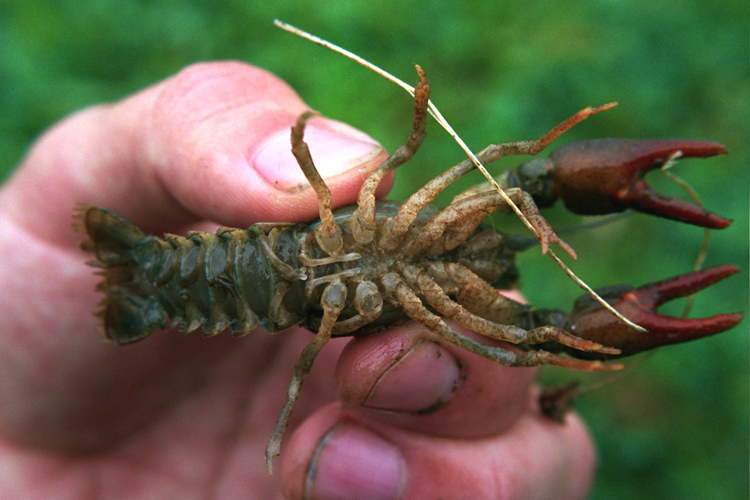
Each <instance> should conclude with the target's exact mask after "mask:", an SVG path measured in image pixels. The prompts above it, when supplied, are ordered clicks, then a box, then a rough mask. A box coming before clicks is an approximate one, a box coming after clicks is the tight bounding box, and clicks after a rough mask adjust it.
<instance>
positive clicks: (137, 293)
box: [77, 67, 742, 469]
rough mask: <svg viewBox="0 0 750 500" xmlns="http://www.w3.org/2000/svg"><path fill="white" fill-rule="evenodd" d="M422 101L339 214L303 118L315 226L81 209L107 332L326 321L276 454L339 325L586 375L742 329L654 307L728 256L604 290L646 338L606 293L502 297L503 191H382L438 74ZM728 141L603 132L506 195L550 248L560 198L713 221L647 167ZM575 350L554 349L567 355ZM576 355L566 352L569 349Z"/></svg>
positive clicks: (496, 148)
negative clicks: (405, 131) (211, 228)
mask: <svg viewBox="0 0 750 500" xmlns="http://www.w3.org/2000/svg"><path fill="white" fill-rule="evenodd" d="M417 71H418V73H419V78H420V81H419V83H418V84H417V87H416V90H415V96H414V122H413V125H412V130H411V134H410V135H409V137H408V139H407V141H406V143H405V144H404V145H403V146H401V147H400V148H398V149H397V150H396V152H395V153H394V154H393V155H392V156H390V158H388V159H387V160H386V161H385V162H384V163H383V164H382V165H380V166H379V167H378V168H377V169H376V170H375V171H374V172H373V173H372V174H371V175H370V177H369V178H368V179H367V180H366V181H365V182H364V184H363V185H362V188H361V190H360V193H359V198H358V202H357V204H356V205H353V206H350V207H345V208H343V209H339V210H337V211H332V210H331V195H330V192H329V191H328V188H327V187H326V185H325V183H324V182H323V180H322V178H321V177H320V176H319V174H318V172H317V170H316V168H315V166H314V164H313V158H311V156H310V153H309V151H308V149H307V145H306V143H305V141H304V130H305V124H306V122H307V121H308V120H310V119H311V118H312V117H313V116H314V113H312V112H308V113H305V114H304V115H302V116H301V117H300V118H299V119H298V121H297V123H296V124H295V125H294V127H293V128H292V131H291V143H292V152H293V154H294V155H295V157H296V158H297V162H298V163H299V166H300V168H301V169H302V171H303V172H304V174H305V176H306V177H307V179H308V180H309V182H310V184H311V186H312V187H313V188H314V190H315V192H316V194H317V197H318V202H319V209H320V220H319V221H315V222H312V223H309V224H291V223H287V224H279V223H274V224H270V223H269V224H256V225H253V226H252V227H250V228H249V229H232V228H222V229H220V230H218V231H217V232H216V234H210V233H204V232H197V231H196V232H191V233H189V234H188V235H187V236H186V237H181V236H175V235H166V236H165V237H164V238H163V239H162V238H159V237H156V236H150V235H145V234H143V233H142V232H141V231H140V230H139V229H137V228H136V227H135V226H133V225H132V224H130V223H129V222H127V221H125V220H124V219H122V218H120V217H119V216H117V215H115V214H114V213H112V212H110V211H108V210H107V209H104V208H99V207H94V206H82V207H81V209H80V211H79V213H78V214H77V218H78V224H77V226H78V228H79V230H81V231H82V232H84V233H85V234H86V235H87V239H86V240H85V241H84V242H83V244H82V247H83V249H84V250H86V251H88V252H90V253H92V254H93V256H94V260H93V261H92V264H93V265H94V266H98V267H101V268H103V271H102V274H103V280H102V282H101V283H100V284H99V290H100V291H102V292H103V293H104V299H103V301H102V309H101V311H99V312H98V315H99V316H100V317H101V319H102V322H103V328H104V332H105V334H106V336H107V338H108V339H110V340H112V341H113V342H115V343H117V344H129V343H132V342H136V341H139V340H141V339H143V338H144V337H146V336H148V335H150V334H151V333H152V332H154V331H156V330H160V329H165V328H169V327H172V326H177V325H179V327H180V332H181V333H187V332H190V331H193V330H196V329H199V328H202V329H203V332H204V335H205V336H211V335H215V334H218V333H219V332H221V331H223V330H227V329H229V330H230V331H231V332H232V334H234V335H235V336H237V337H239V336H242V335H245V334H248V333H250V332H252V331H253V330H254V329H255V328H256V327H257V326H259V325H260V326H263V327H264V328H265V329H266V330H268V331H270V332H272V333H275V332H279V331H282V330H285V329H288V328H290V327H292V326H295V325H301V326H304V327H307V328H309V329H311V330H312V331H315V332H317V333H316V335H315V337H314V339H313V340H312V342H311V343H310V344H309V345H308V346H307V348H306V349H305V350H304V352H303V353H302V355H301V357H300V359H299V361H298V362H297V365H296V366H295V370H294V376H293V378H292V382H291V385H290V388H289V396H288V399H287V402H286V404H285V406H284V408H283V410H282V415H281V417H280V418H279V421H278V423H277V425H276V428H275V430H274V432H273V435H272V437H271V441H270V443H269V446H268V449H267V452H266V458H267V461H268V465H269V469H270V465H271V460H272V459H273V457H274V456H276V455H278V454H279V450H280V446H281V442H282V439H283V436H284V432H285V429H286V425H287V422H288V419H289V416H290V414H291V412H292V408H293V406H294V402H295V400H296V399H297V395H298V394H299V390H300V385H301V383H302V380H303V378H304V377H305V375H306V374H307V373H308V372H309V370H310V367H311V365H312V363H313V361H314V359H315V357H316V355H317V354H318V352H319V351H320V349H321V348H322V347H323V345H324V344H325V343H326V342H327V341H328V339H330V338H331V337H335V336H346V335H365V334H369V333H373V332H377V331H378V330H379V329H381V328H382V327H384V326H388V325H393V324H396V323H399V322H404V321H409V320H413V321H416V322H418V323H419V324H421V325H422V326H424V327H425V328H426V329H428V330H430V331H431V332H433V333H435V334H437V335H438V336H439V337H440V338H441V339H443V340H444V341H445V342H450V343H453V344H456V345H458V346H460V347H463V348H464V349H466V350H468V351H471V352H473V353H476V354H478V355H480V356H484V357H486V358H488V359H491V360H494V361H496V362H498V363H500V364H502V365H505V366H535V365H556V366H561V367H565V368H572V369H577V370H587V371H598V370H611V369H617V368H619V367H620V366H621V365H619V364H617V363H607V362H606V360H608V359H612V358H617V357H619V356H626V355H630V354H634V353H637V352H641V351H644V350H647V349H652V348H654V347H658V346H661V345H665V344H671V343H676V342H684V341H687V340H692V339H696V338H700V337H704V336H707V335H711V334H714V333H718V332H721V331H724V330H727V329H729V328H732V327H733V326H735V325H736V324H737V323H738V322H739V321H740V319H741V317H742V316H741V314H719V315H716V316H713V317H710V318H702V319H679V318H673V317H668V316H663V315H660V314H658V313H657V312H656V309H657V308H658V307H659V305H660V304H662V303H664V302H666V301H668V300H671V299H673V298H675V297H681V296H685V295H689V294H692V293H695V292H697V291H699V290H701V289H703V288H705V287H707V286H709V285H711V284H713V283H715V282H717V281H719V280H721V279H723V278H725V277H727V276H729V275H731V274H734V273H736V272H737V271H738V269H737V268H736V267H734V266H731V265H723V266H717V267H713V268H710V269H706V270H703V271H698V272H693V273H689V274H685V275H683V276H678V277H674V278H670V279H666V280H664V281H659V282H656V283H652V284H648V285H644V286H641V287H639V288H632V287H624V286H620V287H611V288H608V289H603V290H601V291H600V294H601V295H602V296H603V298H604V299H605V300H606V301H607V302H608V303H609V304H611V306H612V307H613V308H614V309H616V310H617V311H619V313H621V314H622V315H623V316H625V317H626V318H628V319H629V320H630V321H632V322H634V323H636V324H637V325H640V326H641V327H644V328H645V329H646V330H647V331H646V332H640V331H637V330H636V329H634V328H632V327H631V326H628V325H627V324H625V323H624V322H623V321H622V320H621V319H619V318H617V317H616V316H614V315H613V313H612V312H611V311H609V310H607V309H605V308H604V307H603V306H602V305H601V303H599V302H596V301H594V300H591V299H590V298H589V297H588V296H585V297H584V298H582V299H581V300H579V301H578V302H577V304H576V306H575V307H574V311H573V313H572V314H565V313H563V312H562V311H560V310H550V309H537V308H534V307H532V306H529V305H523V304H520V303H518V302H515V301H513V300H511V299H509V298H507V297H505V296H503V295H501V294H500V293H498V289H507V288H510V287H512V286H513V285H514V283H515V282H516V281H517V278H518V270H517V268H516V266H515V263H514V255H515V250H514V245H513V240H512V238H509V237H507V236H506V235H503V234H502V233H499V232H496V231H494V230H491V229H485V228H482V227H481V223H482V222H483V221H484V219H485V218H486V217H487V216H488V215H489V214H490V213H492V212H495V211H506V212H507V211H510V209H509V204H508V203H507V201H506V199H505V197H504V196H503V194H502V193H500V192H498V191H496V190H490V191H483V192H477V193H475V194H469V195H467V196H464V197H462V198H460V199H457V200H454V202H453V203H451V204H450V205H449V206H448V207H446V208H444V209H438V208H436V207H434V206H432V205H431V204H430V203H431V202H432V201H433V200H434V198H435V197H436V196H437V194H438V193H440V192H441V191H442V190H443V189H444V188H445V187H446V186H448V185H450V184H451V183H452V182H453V181H454V180H455V179H457V178H458V177H460V176H462V175H464V174H465V173H467V172H469V171H470V170H472V169H473V168H474V165H473V164H472V163H471V162H470V161H468V160H467V161H465V162H463V163H460V164H458V165H456V166H454V167H452V168H450V169H448V170H447V171H445V172H444V173H443V174H441V175H439V176H438V177H436V178H435V179H433V180H432V181H430V182H429V183H428V184H427V185H426V186H424V187H423V188H422V189H420V190H418V191H417V192H416V193H415V194H414V195H412V196H411V197H410V198H409V199H408V200H407V201H406V202H404V203H394V202H387V201H386V202H379V201H376V199H375V192H376V189H377V187H378V185H379V183H380V182H381V180H382V179H383V178H384V177H385V176H386V175H387V174H388V173H389V172H392V171H393V170H394V169H396V168H397V167H399V166H400V165H402V164H404V163H406V162H407V161H409V160H410V159H411V157H412V155H413V154H414V153H415V152H416V151H417V149H418V148H419V146H420V144H421V142H422V140H423V138H424V136H425V122H426V115H427V109H428V96H429V84H428V83H427V80H426V78H425V75H424V73H423V72H422V71H421V69H420V68H419V67H417ZM602 109H604V107H600V108H586V109H584V110H582V111H580V112H579V113H577V114H575V115H574V116H572V117H571V118H570V119H568V120H566V121H565V122H563V123H562V124H560V125H558V126H557V127H555V128H553V129H552V130H551V131H550V132H549V133H547V134H545V135H544V136H542V137H540V138H539V139H537V140H535V141H519V142H513V143H505V144H499V145H492V146H489V147H488V148H486V149H485V150H483V151H482V152H480V153H479V154H478V155H477V156H478V158H479V159H480V160H481V161H482V162H483V163H485V164H486V163H490V162H492V161H495V160H497V159H499V158H500V157H502V156H507V155H517V154H536V153H538V152H539V151H541V150H542V149H544V148H545V147H546V146H547V145H548V144H549V143H550V142H551V141H552V140H554V139H555V138H557V137H558V136H559V135H561V134H562V133H564V132H565V131H566V130H567V129H569V128H571V127H572V126H574V125H575V124H576V123H578V122H580V121H581V120H583V119H586V118H587V117H588V116H590V115H591V114H594V113H596V112H598V111H600V110H602ZM724 152H726V150H725V149H724V147H723V146H721V145H719V144H716V143H712V142H704V141H690V140H653V141H652V140H625V139H603V140H596V141H582V142H578V143H573V144H569V145H567V146H564V147H562V148H560V149H558V150H557V151H555V152H554V153H553V154H552V155H551V156H550V157H549V159H546V160H544V159H535V160H532V161H530V162H527V163H525V164H523V165H522V166H520V167H519V168H518V169H516V170H512V171H509V172H507V173H506V174H505V175H504V176H503V177H502V188H503V189H504V194H505V196H507V197H508V198H509V199H510V200H512V201H513V202H514V203H515V205H517V206H518V208H519V209H520V211H521V212H522V213H523V215H524V216H525V217H526V218H527V220H528V222H529V224H530V225H531V227H533V229H534V231H535V232H536V234H537V237H538V239H539V241H540V242H541V245H542V250H543V251H544V252H546V251H548V249H549V245H552V244H554V245H558V246H560V247H561V248H563V249H565V250H566V251H567V252H568V253H570V254H571V255H574V252H573V250H572V249H571V248H570V247H569V246H568V245H567V244H566V243H565V242H564V241H563V240H562V239H560V238H559V237H558V236H557V234H556V233H555V231H554V230H553V228H552V227H551V226H550V224H549V223H548V222H547V220H546V219H545V218H544V217H543V216H542V215H541V214H540V213H539V212H538V209H537V207H543V206H548V205H551V204H552V203H553V202H554V201H555V200H556V199H562V200H563V202H564V203H565V205H566V206H567V207H568V208H569V209H570V210H572V211H573V212H576V213H580V214H601V213H612V212H618V211H622V210H625V209H627V208H631V209H635V210H639V211H643V212H647V213H651V214H654V215H658V216H662V217H666V218H669V219H674V220H677V221H681V222H686V223H689V224H695V225H699V226H704V227H709V228H714V229H720V228H724V227H727V226H728V225H729V224H730V221H729V220H727V219H724V218H722V217H720V216H718V215H715V214H712V213H710V212H707V211H705V210H703V209H702V208H699V207H697V206H695V205H692V204H690V203H688V202H686V201H683V200H680V199H674V198H670V197H665V196H661V195H659V194H657V193H655V192H654V191H653V190H651V189H650V188H649V187H648V185H646V183H645V182H644V181H643V176H644V174H645V173H646V172H647V171H649V170H651V169H654V168H656V167H658V166H659V165H661V164H662V163H664V162H665V161H668V160H669V161H671V160H672V159H674V158H675V157H676V156H678V155H680V154H681V155H682V156H697V157H707V156H712V155H717V154H720V153H724ZM446 319H450V320H452V321H454V322H456V323H458V324H460V325H462V326H464V327H466V328H468V329H470V330H472V331H474V332H476V333H479V334H481V335H483V336H486V337H489V338H492V339H498V340H503V341H506V342H510V343H512V344H516V345H519V346H521V347H522V350H521V351H520V352H519V351H510V350H506V349H503V348H500V347H497V346H494V345H489V344H487V343H484V342H481V341H477V340H475V339H474V338H471V337H468V336H466V335H464V334H461V333H459V332H458V331H457V330H456V329H454V328H453V327H452V326H450V324H449V323H448V322H446V321H445V320H446ZM565 353H566V354H567V355H568V356H566V355H561V354H565ZM570 356H572V357H570Z"/></svg>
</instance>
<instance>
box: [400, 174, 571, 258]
mask: <svg viewBox="0 0 750 500" xmlns="http://www.w3.org/2000/svg"><path fill="white" fill-rule="evenodd" d="M505 194H506V195H507V196H508V197H509V198H510V199H511V200H512V201H513V203H515V204H516V205H517V206H518V207H519V208H520V209H521V212H523V214H524V215H525V216H526V218H527V219H529V222H530V223H531V225H532V226H533V227H534V228H535V229H536V230H537V232H538V233H539V241H540V242H541V245H542V253H545V254H546V253H547V250H548V249H549V245H550V244H551V243H555V244H557V245H559V246H560V247H561V248H563V249H564V250H565V251H566V252H567V253H568V254H569V255H570V256H571V257H573V258H574V259H575V258H576V253H575V251H574V250H573V249H572V248H571V247H570V245H568V244H567V243H565V241H563V240H562V239H561V238H560V237H559V236H557V233H555V231H554V229H552V226H551V225H550V223H549V222H547V219H545V218H544V217H543V216H542V214H540V213H539V209H538V208H537V206H536V203H534V200H533V199H532V197H531V195H529V194H528V193H526V192H524V191H522V190H521V189H518V188H513V189H508V190H507V191H505ZM496 210H504V211H510V207H509V206H508V204H507V203H506V202H505V200H504V198H503V197H502V195H501V194H500V193H498V192H496V191H485V192H484V193H479V194H476V195H473V196H469V197H467V198H462V199H460V200H457V201H455V202H453V203H451V204H450V205H448V206H447V207H446V208H444V209H443V210H441V211H440V212H438V213H437V214H435V215H434V216H433V217H432V218H430V220H429V221H427V223H426V224H425V225H424V227H423V228H422V230H421V231H420V233H419V236H418V237H417V238H416V239H414V240H412V241H411V242H410V243H409V244H408V246H407V247H406V248H404V250H403V251H404V253H406V254H407V255H413V254H416V253H418V252H421V251H423V250H425V249H427V248H428V247H429V246H430V245H432V243H433V242H434V241H436V240H437V239H438V238H440V237H441V236H442V235H443V234H444V233H445V230H446V228H447V227H448V226H449V225H451V224H455V223H457V222H463V221H465V220H468V221H469V222H470V223H471V224H476V226H478V225H479V222H481V220H480V221H479V222H477V218H475V217H474V214H476V213H487V214H489V213H491V212H494V211H496ZM396 217H398V216H396ZM476 226H474V227H472V228H471V231H473V230H474V229H475V228H476ZM394 228H395V223H394ZM466 229H468V227H467V228H466ZM471 231H466V232H465V234H466V236H468V235H469V234H470V233H471ZM466 236H465V237H466Z"/></svg>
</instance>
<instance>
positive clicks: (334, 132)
mask: <svg viewBox="0 0 750 500" xmlns="http://www.w3.org/2000/svg"><path fill="white" fill-rule="evenodd" d="M290 133H291V129H284V130H281V131H279V132H277V133H275V134H274V135H272V136H270V137H269V138H268V139H266V141H265V142H264V143H263V144H262V145H261V146H260V147H259V148H258V149H257V150H256V153H255V154H254V155H253V157H252V158H251V160H250V162H251V165H252V166H253V168H254V169H255V170H256V172H258V173H259V174H260V175H261V176H262V177H263V178H264V179H266V180H267V181H268V183H269V184H271V185H273V186H274V187H276V189H280V190H283V191H299V190H301V189H303V188H305V187H307V185H308V182H307V179H306V178H305V176H304V174H303V173H302V170H300V168H299V165H298V164H297V160H296V159H295V158H294V155H292V146H291V142H290ZM304 140H305V142H306V143H307V145H308V147H309V148H310V155H311V156H312V158H313V162H314V163H315V166H316V168H317V169H318V172H320V175H321V176H322V177H323V178H324V179H325V178H327V177H332V176H334V175H337V174H341V173H343V172H346V171H348V170H351V169H352V168H356V167H358V166H360V165H362V164H365V163H367V162H369V161H372V160H374V159H375V158H376V157H377V156H378V155H379V154H381V153H382V152H383V147H382V146H381V145H380V144H378V142H377V141H375V140H374V139H373V138H371V137H370V136H368V135H367V134H364V133H362V132H360V131H358V130H356V129H354V128H352V127H350V126H349V125H346V124H344V123H341V122H337V121H334V120H329V119H325V118H313V119H312V120H310V121H309V122H308V123H307V126H306V127H305V135H304Z"/></svg>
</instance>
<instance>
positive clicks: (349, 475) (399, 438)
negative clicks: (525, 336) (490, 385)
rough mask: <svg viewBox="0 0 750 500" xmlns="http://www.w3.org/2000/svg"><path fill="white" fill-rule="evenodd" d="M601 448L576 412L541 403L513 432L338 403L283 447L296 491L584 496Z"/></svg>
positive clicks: (292, 492)
mask: <svg viewBox="0 0 750 500" xmlns="http://www.w3.org/2000/svg"><path fill="white" fill-rule="evenodd" d="M594 462H595V452H594V448H593V445H592V442H591V439H590V437H589V435H588V433H587V431H586V429H585V427H584V425H583V424H582V423H581V421H580V420H579V419H578V418H577V417H576V416H574V415H573V416H571V417H570V418H568V421H567V422H566V424H564V425H561V424H558V423H555V422H553V421H551V420H550V419H547V418H545V417H542V416H540V415H539V414H538V413H536V412H534V411H529V412H526V413H524V414H523V415H522V416H521V417H520V418H519V419H518V421H517V423H516V424H515V425H514V426H513V427H512V428H511V429H510V430H509V431H508V432H506V433H503V434H500V435H497V436H492V437H488V438H485V439H476V440H465V439H458V440H454V439H446V438H441V437H436V436H431V435H425V434H423V433H420V432H417V431H410V430H404V429H400V428H398V427H394V426H391V425H388V424H382V423H374V422H372V421H370V420H367V419H365V418H363V417H362V416H361V415H358V414H352V413H348V412H346V411H342V410H341V408H340V407H339V406H338V405H331V406H328V407H326V408H325V409H324V410H322V411H320V412H318V413H317V414H316V415H314V416H313V417H312V418H311V419H309V420H308V421H307V422H306V423H305V424H304V425H303V426H302V427H301V428H300V429H299V430H298V431H297V432H296V433H295V435H294V436H293V437H292V438H291V439H290V441H289V444H288V446H287V448H286V449H285V450H284V452H283V454H282V466H281V471H282V481H283V484H284V485H285V487H286V488H287V490H286V494H287V496H288V498H292V499H296V498H318V499H327V498H382V499H387V498H393V499H395V498H409V499H422V498H425V499H426V498H455V499H463V498H466V499H469V498H470V499H482V498H505V499H521V498H523V499H535V498H539V499H546V498H555V499H561V500H564V499H581V498H585V496H586V494H587V492H588V491H589V489H590V487H591V483H592V480H593V470H594Z"/></svg>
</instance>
